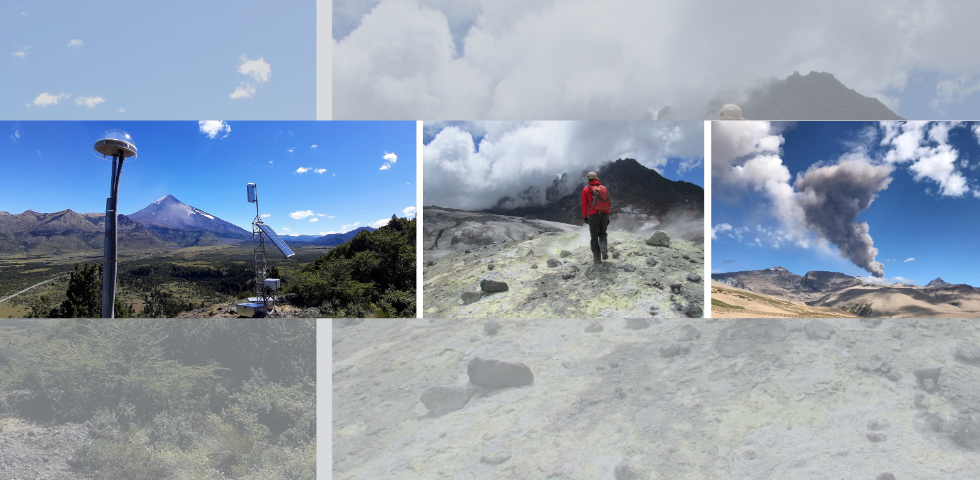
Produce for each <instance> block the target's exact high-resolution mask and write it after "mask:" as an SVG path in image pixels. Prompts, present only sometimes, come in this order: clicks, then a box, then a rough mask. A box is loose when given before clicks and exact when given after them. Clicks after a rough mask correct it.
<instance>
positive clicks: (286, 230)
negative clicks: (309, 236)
mask: <svg viewBox="0 0 980 480" xmlns="http://www.w3.org/2000/svg"><path fill="white" fill-rule="evenodd" d="M280 230H282V231H284V232H291V231H292V230H290V229H289V228H287V227H282V228H280Z"/></svg>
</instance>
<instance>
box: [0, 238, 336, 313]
mask: <svg viewBox="0 0 980 480" xmlns="http://www.w3.org/2000/svg"><path fill="white" fill-rule="evenodd" d="M332 248H333V247H317V246H310V247H299V248H296V249H295V251H296V255H295V256H293V257H292V258H289V259H286V258H283V257H282V255H280V254H279V253H278V252H276V251H275V249H274V248H272V249H271V250H272V251H271V252H270V251H269V250H267V257H266V258H267V262H268V263H267V265H268V266H269V267H273V266H274V267H277V268H278V269H279V272H280V276H282V277H288V276H289V275H290V274H291V273H294V272H296V271H298V270H299V269H300V268H302V267H303V266H304V265H306V264H307V263H309V262H312V261H313V260H316V259H317V258H318V257H320V256H321V255H323V254H325V253H327V252H328V251H330V250H331V249H332ZM101 262H102V256H101V253H91V252H89V253H86V254H72V255H62V256H58V257H28V256H25V255H19V256H8V257H3V258H0V299H2V298H6V297H7V296H9V295H13V294H15V293H17V292H19V291H21V290H23V289H25V288H28V287H30V286H32V285H36V284H38V283H40V282H43V281H46V280H50V279H52V278H57V277H61V278H58V279H57V280H54V281H52V282H50V283H46V284H44V285H41V286H38V287H36V288H33V289H31V290H29V291H27V292H25V293H22V294H20V295H17V296H16V297H14V298H12V299H10V300H7V301H5V302H2V303H0V318H19V317H24V316H25V315H26V314H27V313H28V312H29V311H30V307H29V305H30V304H31V301H32V300H33V299H35V298H38V297H40V296H42V295H46V296H47V297H48V298H49V302H48V305H49V306H50V307H54V306H56V305H58V304H60V303H61V302H62V301H63V300H64V299H65V290H66V287H67V282H68V276H67V274H68V273H69V272H71V271H72V270H73V269H74V265H75V264H76V263H101ZM252 269H253V252H252V247H251V246H247V247H244V246H237V245H215V246H206V247H187V248H182V249H175V250H154V251H143V252H122V253H120V255H119V266H118V281H117V298H119V299H121V300H122V301H123V303H124V304H127V305H128V304H132V305H133V308H134V309H135V311H136V312H137V314H138V313H140V312H141V311H142V310H143V308H144V307H145V303H146V302H145V298H146V297H147V295H148V294H149V293H150V292H152V291H159V292H163V293H165V294H167V295H169V296H171V297H172V299H174V300H176V301H179V302H181V303H189V304H193V305H195V306H198V305H201V304H203V305H204V306H209V305H213V304H218V303H226V302H230V301H233V300H235V299H236V298H237V297H238V295H239V293H240V292H242V291H247V290H250V289H251V286H250V285H251V279H252V278H253V274H252Z"/></svg>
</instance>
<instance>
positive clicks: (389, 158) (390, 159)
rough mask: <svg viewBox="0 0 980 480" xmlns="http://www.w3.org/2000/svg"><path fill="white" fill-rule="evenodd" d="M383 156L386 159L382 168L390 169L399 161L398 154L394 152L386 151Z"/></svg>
mask: <svg viewBox="0 0 980 480" xmlns="http://www.w3.org/2000/svg"><path fill="white" fill-rule="evenodd" d="M383 158H384V160H385V163H384V164H383V165H381V170H390V169H391V166H392V165H394V164H395V162H397V161H398V155H395V154H394V153H388V152H385V154H384V157H383Z"/></svg>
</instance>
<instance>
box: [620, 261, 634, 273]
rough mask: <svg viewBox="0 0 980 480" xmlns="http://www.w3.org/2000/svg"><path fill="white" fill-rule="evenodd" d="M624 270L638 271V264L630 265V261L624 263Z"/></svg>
mask: <svg viewBox="0 0 980 480" xmlns="http://www.w3.org/2000/svg"><path fill="white" fill-rule="evenodd" d="M623 271H624V272H635V271H636V266H635V265H630V264H628V263H624V264H623Z"/></svg>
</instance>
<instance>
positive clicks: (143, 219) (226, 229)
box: [129, 195, 251, 238]
mask: <svg viewBox="0 0 980 480" xmlns="http://www.w3.org/2000/svg"><path fill="white" fill-rule="evenodd" d="M129 217H130V218H132V219H134V220H136V221H138V222H140V223H142V224H143V225H146V226H147V227H149V226H152V225H156V226H161V227H167V228H176V229H180V230H203V231H207V232H211V233H214V234H215V235H217V236H219V237H222V238H247V237H249V236H251V233H250V232H248V231H247V230H245V229H243V228H241V227H239V226H237V225H234V224H231V223H228V222H226V221H224V220H222V219H220V218H218V217H216V216H214V215H211V214H210V213H207V212H205V211H204V210H201V209H199V208H195V207H192V206H190V205H188V204H186V203H184V202H181V201H180V200H177V198H176V197H174V196H173V195H167V196H166V197H163V198H161V199H159V200H157V201H155V202H153V203H151V204H149V205H147V206H146V208H144V209H142V210H140V211H138V212H136V213H134V214H132V215H129Z"/></svg>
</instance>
